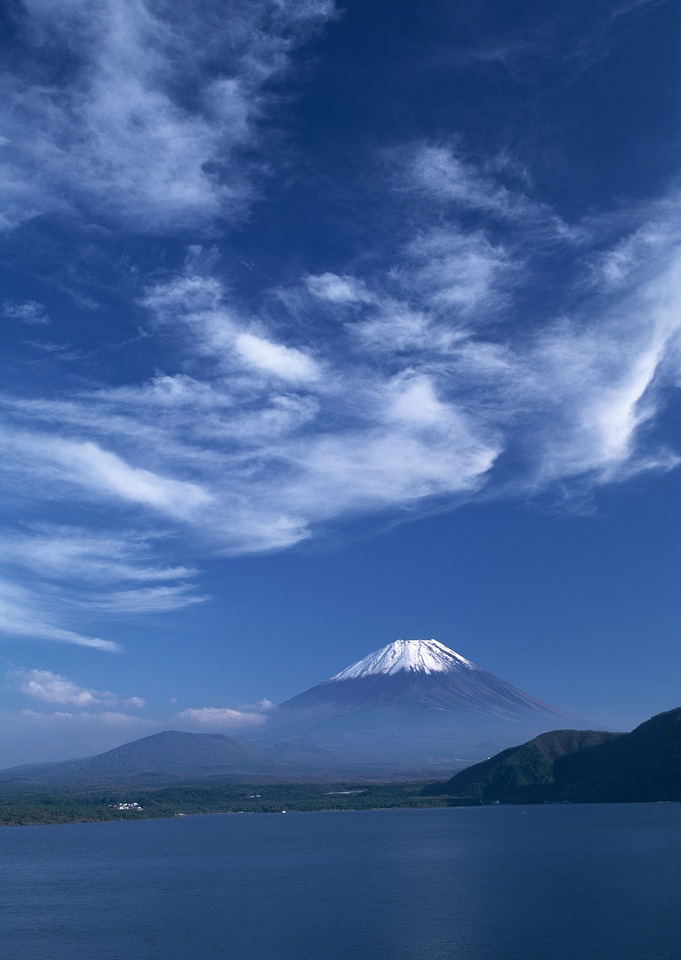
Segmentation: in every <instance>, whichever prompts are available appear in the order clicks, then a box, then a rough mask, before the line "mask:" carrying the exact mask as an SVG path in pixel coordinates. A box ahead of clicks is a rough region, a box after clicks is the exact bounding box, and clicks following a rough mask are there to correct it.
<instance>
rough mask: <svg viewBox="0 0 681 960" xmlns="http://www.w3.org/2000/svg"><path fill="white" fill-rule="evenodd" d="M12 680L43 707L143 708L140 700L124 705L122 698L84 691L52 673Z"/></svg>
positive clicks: (28, 673) (18, 673) (15, 675)
mask: <svg viewBox="0 0 681 960" xmlns="http://www.w3.org/2000/svg"><path fill="white" fill-rule="evenodd" d="M10 676H11V678H12V679H13V680H14V682H15V686H16V689H17V690H18V691H19V693H22V694H23V695H24V696H26V697H30V698H31V699H32V700H39V701H40V702H41V703H64V704H70V705H71V706H74V707H95V706H107V707H112V706H116V705H117V704H119V703H122V704H124V705H126V706H131V707H137V708H141V707H143V706H144V700H143V699H142V698H141V697H129V698H128V699H126V700H123V701H121V698H120V697H118V696H117V695H116V694H114V693H111V692H109V691H108V690H92V689H88V688H87V687H82V686H80V685H79V684H77V683H75V682H74V681H73V680H69V679H68V678H67V677H64V676H62V675H61V674H58V673H53V672H52V671H51V670H14V671H12V672H11V674H10Z"/></svg>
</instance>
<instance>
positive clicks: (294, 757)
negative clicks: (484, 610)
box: [252, 640, 585, 776]
mask: <svg viewBox="0 0 681 960" xmlns="http://www.w3.org/2000/svg"><path fill="white" fill-rule="evenodd" d="M584 725H585V724H583V723H582V722H581V721H579V720H578V719H577V718H576V717H570V716H569V715H568V714H565V713H563V712H562V711H561V710H558V709H557V708H556V707H552V706H551V705H550V704H548V703H543V702H542V701H541V700H537V699H536V698H535V697H533V696H531V695H530V694H528V693H524V692H523V691H522V690H519V689H518V688H517V687H513V686H511V685H510V684H509V683H506V682H505V681H504V680H501V679H500V678H499V677H495V676H494V675H493V674H491V673H488V672H487V670H485V669H483V668H482V667H478V666H477V665H476V664H474V663H471V661H470V660H466V658H465V657H462V656H461V655H460V654H458V653H455V652H454V651H453V650H450V649H449V647H446V646H445V645H444V644H443V643H440V642H439V641H437V640H395V642H394V643H389V644H388V645H387V646H386V647H381V649H380V650H375V651H374V652H373V653H370V654H369V655H368V656H366V657H364V658H363V659H362V660H358V661H357V662H356V663H353V664H351V665H350V666H349V667H346V668H345V669H344V670H341V671H340V673H337V674H335V676H333V677H331V679H329V680H324V681H323V682H322V683H318V684H317V685H316V686H314V687H310V689H309V690H304V691H303V692H302V693H299V694H298V695H297V696H295V697H291V699H289V700H286V701H284V703H280V704H279V706H278V707H275V709H274V710H272V711H270V712H269V713H268V719H267V723H266V725H264V726H263V727H262V728H260V729H259V730H258V732H257V733H256V734H254V735H253V737H252V743H253V744H254V745H256V746H258V747H259V748H261V749H263V748H264V749H265V750H271V751H273V752H274V753H275V754H276V756H277V758H278V759H280V760H281V759H288V760H289V761H295V762H296V763H298V764H303V765H305V766H308V767H310V768H315V767H316V769H318V770H320V771H325V772H328V771H330V770H332V769H333V770H334V771H336V773H338V774H341V773H342V774H343V775H344V776H345V775H350V774H352V775H355V774H357V773H360V772H361V773H363V774H364V773H368V772H371V775H372V776H373V775H376V774H380V775H381V776H382V775H384V774H385V775H386V776H394V775H395V774H396V773H399V772H400V771H401V772H402V773H407V772H409V775H410V776H411V775H415V771H420V773H423V772H424V771H428V770H430V765H431V764H437V765H438V767H439V766H440V765H446V766H448V767H449V769H459V768H461V767H462V766H465V765H466V764H467V763H472V762H474V761H477V760H479V759H481V758H484V757H488V756H490V754H492V753H498V751H499V750H503V749H504V748H505V747H510V746H513V745H515V744H518V743H522V742H523V741H525V740H530V739H531V738H532V737H536V736H537V734H539V733H544V732H546V731H547V730H557V729H567V728H568V727H572V728H574V727H575V726H584Z"/></svg>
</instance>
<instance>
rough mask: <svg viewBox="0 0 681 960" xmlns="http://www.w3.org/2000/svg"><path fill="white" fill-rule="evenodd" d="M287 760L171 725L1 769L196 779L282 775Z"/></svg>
mask: <svg viewBox="0 0 681 960" xmlns="http://www.w3.org/2000/svg"><path fill="white" fill-rule="evenodd" d="M290 774H291V771H290V769H289V768H288V767H287V766H286V764H282V763H280V762H279V761H278V760H277V759H276V758H275V757H271V756H268V755H267V754H264V753H262V752H261V751H259V750H257V749H255V748H254V747H251V746H248V745H247V744H245V743H241V741H240V740H236V739H235V738H234V737H228V736H225V735H224V734H221V733H182V732H180V731H179V730H165V731H164V732H163V733H155V734H152V735H151V736H149V737H143V738H142V739H141V740H133V741H132V742H131V743H124V744H123V745H122V746H120V747H115V748H114V749H113V750H107V752H106V753H100V754H97V756H95V757H84V758H82V759H79V760H64V761H62V762H60V763H40V764H27V765H24V766H20V767H11V768H10V769H7V770H1V771H0V779H4V780H7V779H22V780H34V779H48V780H92V781H97V780H107V779H112V778H113V779H117V778H121V777H131V778H135V777H141V776H145V777H150V778H152V779H155V778H160V779H164V778H165V779H168V778H170V779H177V778H180V779H188V778H189V779H190V778H203V777H218V776H222V777H224V776H229V777H235V778H247V779H248V778H252V777H267V778H273V779H276V778H277V777H281V776H284V775H289V776H290Z"/></svg>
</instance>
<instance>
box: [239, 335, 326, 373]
mask: <svg viewBox="0 0 681 960" xmlns="http://www.w3.org/2000/svg"><path fill="white" fill-rule="evenodd" d="M235 345H236V349H237V351H238V353H239V356H240V357H241V359H242V360H243V361H244V362H245V363H246V364H247V365H248V366H251V367H255V368H256V369H257V370H262V371H264V372H265V373H273V374H275V375H276V376H278V377H281V378H282V379H284V380H290V381H292V382H294V383H305V382H309V381H314V380H318V379H319V373H320V371H319V367H318V366H317V364H316V363H315V361H314V360H313V359H312V358H311V357H309V356H307V354H305V353H303V352H302V351H301V350H297V349H296V348H295V347H287V346H285V345H284V344H281V343H273V342H272V341H271V340H266V339H265V338H264V337H257V336H255V334H252V333H241V334H239V335H238V336H237V338H236V341H235Z"/></svg>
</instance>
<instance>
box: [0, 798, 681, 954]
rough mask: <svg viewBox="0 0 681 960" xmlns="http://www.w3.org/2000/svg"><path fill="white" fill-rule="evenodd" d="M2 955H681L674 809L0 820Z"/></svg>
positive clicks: (678, 829) (679, 827)
mask: <svg viewBox="0 0 681 960" xmlns="http://www.w3.org/2000/svg"><path fill="white" fill-rule="evenodd" d="M0 858H1V859H0V943H1V944H2V947H1V949H2V956H3V957H7V958H11V960H681V804H614V805H598V806H590V805H583V806H540V807H531V806H529V807H525V808H520V807H483V808H464V809H443V810H406V811H375V812H357V813H308V814H291V813H289V814H286V815H281V814H269V815H267V814H261V815H231V816H230V815H227V816H210V817H183V818H178V819H175V820H142V821H139V822H129V821H127V822H120V823H99V824H73V825H64V826H41V827H6V828H4V829H2V830H0Z"/></svg>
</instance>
